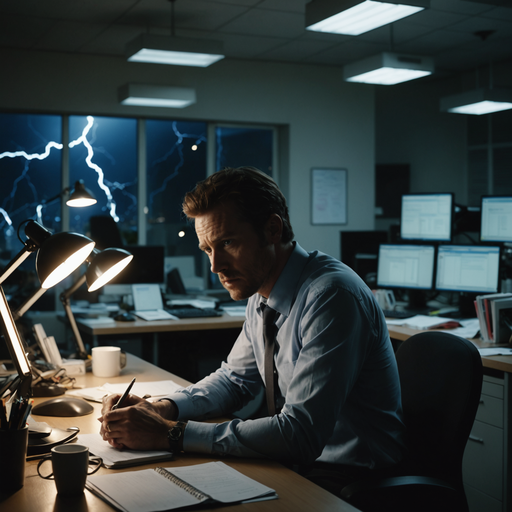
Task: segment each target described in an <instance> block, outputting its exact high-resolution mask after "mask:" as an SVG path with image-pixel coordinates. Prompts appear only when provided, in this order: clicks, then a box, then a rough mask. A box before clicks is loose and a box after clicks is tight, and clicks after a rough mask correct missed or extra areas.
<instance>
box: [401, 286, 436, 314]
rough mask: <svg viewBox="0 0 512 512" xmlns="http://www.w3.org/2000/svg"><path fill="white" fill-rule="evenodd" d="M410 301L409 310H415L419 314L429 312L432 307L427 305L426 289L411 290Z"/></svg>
mask: <svg viewBox="0 0 512 512" xmlns="http://www.w3.org/2000/svg"><path fill="white" fill-rule="evenodd" d="M407 293H408V296H409V303H408V305H407V308H406V309H407V310H410V311H414V312H416V313H417V314H418V315H421V314H425V313H427V312H428V311H429V310H430V309H431V308H429V307H428V306H427V295H426V293H425V290H409V291H408V292H407Z"/></svg>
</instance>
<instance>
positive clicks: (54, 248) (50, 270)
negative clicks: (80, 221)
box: [36, 233, 95, 288]
mask: <svg viewBox="0 0 512 512" xmlns="http://www.w3.org/2000/svg"><path fill="white" fill-rule="evenodd" d="M94 245H95V242H93V241H92V240H91V239H90V238H87V237H86V236H84V235H80V234H78V233H56V234H55V235H52V236H50V237H49V238H47V239H46V240H44V242H43V243H42V244H41V247H40V249H39V251H38V253H37V258H36V270H37V275H38V276H39V280H40V281H41V287H42V288H51V287H52V286H55V285H56V284H57V283H59V282H60V281H62V280H63V279H64V278H66V277H67V276H68V275H69V274H71V273H72V272H73V271H74V270H76V269H77V268H78V267H79V266H80V265H81V264H82V263H83V262H84V261H85V260H86V259H87V257H88V256H89V254H90V253H91V252H92V250H93V249H94Z"/></svg>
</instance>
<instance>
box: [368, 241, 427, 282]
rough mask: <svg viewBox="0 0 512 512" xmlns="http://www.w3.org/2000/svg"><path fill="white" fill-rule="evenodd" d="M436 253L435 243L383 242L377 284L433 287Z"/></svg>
mask: <svg viewBox="0 0 512 512" xmlns="http://www.w3.org/2000/svg"><path fill="white" fill-rule="evenodd" d="M434 255H435V248H434V246H433V245H401V244H382V245H381V246H380V248H379V263H378V270H377V285H378V286H379V287H381V288H409V289H417V290H430V289H432V282H433V277H434V261H435V258H434Z"/></svg>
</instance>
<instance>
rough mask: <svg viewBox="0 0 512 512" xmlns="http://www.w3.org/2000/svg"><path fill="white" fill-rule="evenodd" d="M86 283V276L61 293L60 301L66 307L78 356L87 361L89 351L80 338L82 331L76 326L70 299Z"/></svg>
mask: <svg viewBox="0 0 512 512" xmlns="http://www.w3.org/2000/svg"><path fill="white" fill-rule="evenodd" d="M84 283H85V274H84V275H83V276H82V277H81V278H80V279H78V281H77V282H76V283H75V284H74V285H73V286H71V287H70V288H68V289H67V290H65V291H64V292H62V293H61V295H60V301H61V303H62V306H63V307H64V311H65V312H66V316H67V317H68V321H69V323H70V325H71V330H72V331H73V335H74V336H75V342H76V346H77V348H78V353H77V356H78V358H79V359H87V351H86V350H85V345H84V342H83V340H82V336H80V331H79V330H78V326H77V324H76V320H75V315H73V311H71V301H70V299H69V298H70V297H71V295H73V293H75V292H76V290H78V288H80V286H82V285H83V284H84Z"/></svg>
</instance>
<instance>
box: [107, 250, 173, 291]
mask: <svg viewBox="0 0 512 512" xmlns="http://www.w3.org/2000/svg"><path fill="white" fill-rule="evenodd" d="M124 249H126V250H127V251H128V252H130V253H131V254H133V260H132V261H131V263H130V264H129V265H128V266H127V267H126V268H125V269H124V270H123V272H121V273H120V274H119V275H117V276H116V277H115V278H114V279H112V280H111V281H109V283H108V284H107V285H105V286H104V287H103V293H104V294H106V295H128V294H131V292H132V289H131V285H132V284H160V285H163V284H164V283H165V247H164V246H163V245H129V246H126V247H124Z"/></svg>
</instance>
